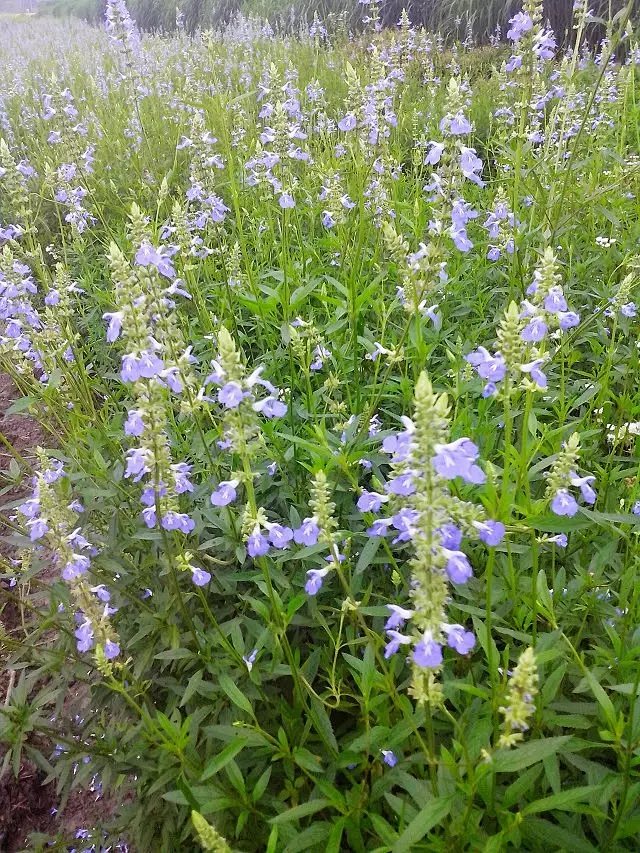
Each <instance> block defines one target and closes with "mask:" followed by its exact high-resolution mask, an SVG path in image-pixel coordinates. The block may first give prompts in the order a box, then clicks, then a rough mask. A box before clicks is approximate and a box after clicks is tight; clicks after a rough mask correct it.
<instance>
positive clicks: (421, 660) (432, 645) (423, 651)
mask: <svg viewBox="0 0 640 853" xmlns="http://www.w3.org/2000/svg"><path fill="white" fill-rule="evenodd" d="M413 662H414V663H415V664H416V665H417V666H422V667H427V668H429V669H435V668H436V667H438V666H440V664H441V663H442V646H440V645H439V644H438V643H436V641H435V640H434V639H433V634H432V633H431V631H425V632H424V634H423V636H422V639H421V640H420V642H419V643H418V644H417V646H416V647H415V649H414V650H413Z"/></svg>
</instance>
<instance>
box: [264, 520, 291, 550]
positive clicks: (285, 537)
mask: <svg viewBox="0 0 640 853" xmlns="http://www.w3.org/2000/svg"><path fill="white" fill-rule="evenodd" d="M268 535H269V542H271V544H272V545H273V547H274V548H280V549H282V548H288V547H289V543H290V542H291V540H292V539H293V530H292V529H291V528H290V527H284V526H283V525H282V524H272V525H271V527H270V528H269V532H268Z"/></svg>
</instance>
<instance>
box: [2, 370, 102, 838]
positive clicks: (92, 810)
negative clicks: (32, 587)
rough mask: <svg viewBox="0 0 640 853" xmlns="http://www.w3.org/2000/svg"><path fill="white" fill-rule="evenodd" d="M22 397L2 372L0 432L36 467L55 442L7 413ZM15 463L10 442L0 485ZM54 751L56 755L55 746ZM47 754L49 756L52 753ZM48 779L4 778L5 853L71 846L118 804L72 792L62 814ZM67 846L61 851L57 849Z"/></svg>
mask: <svg viewBox="0 0 640 853" xmlns="http://www.w3.org/2000/svg"><path fill="white" fill-rule="evenodd" d="M18 396H19V392H18V390H17V389H16V387H15V385H14V383H13V382H12V380H11V378H10V377H9V376H7V375H6V374H2V373H0V433H2V435H3V436H4V438H5V439H6V440H7V442H8V443H9V444H10V445H11V447H12V448H13V450H14V451H16V452H17V453H18V454H20V456H22V457H23V458H25V459H27V460H28V461H29V462H32V461H33V458H34V451H35V449H36V448H37V447H38V446H39V445H41V446H46V445H47V444H48V443H50V441H48V440H47V434H46V432H45V431H44V430H43V429H42V428H41V426H40V425H39V424H38V423H37V421H35V420H34V419H33V418H32V417H30V416H28V415H25V414H13V415H7V414H6V412H7V409H9V407H10V406H11V404H12V403H13V401H14V400H15V399H17V397H18ZM12 458H13V456H12V453H11V451H10V450H9V449H8V448H7V447H6V445H5V444H4V443H0V486H2V485H3V484H2V472H6V471H8V470H9V466H10V463H11V459H12ZM25 491H26V489H25V486H24V485H21V486H19V487H14V488H11V489H9V490H8V491H5V492H4V494H3V495H2V497H0V504H1V505H2V506H4V507H5V508H6V506H7V505H8V504H11V503H12V502H14V501H16V500H18V499H19V498H21V497H23V496H24V494H25ZM10 514H11V511H10V510H6V509H5V510H3V511H0V559H2V561H3V562H4V561H6V560H8V559H12V558H13V557H14V556H15V548H14V547H13V546H12V545H11V544H10V543H9V542H7V538H6V537H7V536H8V535H9V534H10V532H11V522H10V521H9V518H8V516H9V515H10ZM40 579H41V581H44V582H46V580H47V578H46V577H44V576H42V577H41V578H40ZM10 593H11V589H10V588H9V584H8V583H7V582H6V581H4V580H0V705H1V704H4V703H5V702H6V701H7V699H8V693H9V692H10V690H11V688H12V685H13V683H14V678H15V674H14V675H12V673H11V671H10V670H9V669H8V668H7V667H6V666H5V665H4V664H3V657H4V656H5V652H4V651H3V643H2V636H3V632H4V633H5V634H7V635H8V636H9V637H11V636H12V635H19V632H20V631H21V630H22V620H23V619H24V618H25V614H24V613H23V612H21V609H20V607H19V605H18V604H16V603H15V602H14V601H13V600H12V598H11V595H10ZM27 618H28V617H27ZM5 660H6V658H5ZM69 692H70V699H71V698H73V699H74V700H75V699H77V698H78V695H79V694H80V693H81V692H82V691H81V690H80V689H78V690H74V688H73V686H72V687H71V690H70V691H69ZM74 694H75V695H74ZM85 701H86V696H85ZM71 704H72V705H75V704H76V702H75V701H72V702H71ZM76 710H77V709H76ZM40 746H42V741H40ZM51 750H52V751H53V744H51ZM43 751H44V752H45V754H46V750H43ZM3 757H4V750H3V747H2V746H0V762H1V761H2V758H3ZM44 779H45V774H44V773H43V772H42V771H41V770H40V769H39V768H38V767H36V766H35V765H34V764H33V763H32V762H31V761H29V760H23V761H22V762H21V765H20V768H19V772H18V775H17V777H16V776H14V774H13V772H12V770H11V769H9V770H8V771H7V772H6V773H5V774H4V776H2V777H0V853H18V851H23V850H33V849H34V848H33V847H32V846H31V845H30V844H29V841H28V836H29V834H30V833H42V834H43V835H46V836H51V837H56V836H57V835H58V834H61V835H64V836H65V837H67V838H69V842H70V843H71V842H72V840H73V839H74V836H75V833H76V831H77V830H78V829H80V828H89V829H91V828H93V827H95V825H96V824H97V823H100V822H102V821H103V820H104V818H105V817H106V816H107V815H108V814H109V812H111V811H112V810H113V803H111V802H109V801H108V800H107V801H105V799H99V800H98V799H97V797H96V793H95V792H93V791H88V790H86V791H85V790H78V791H74V792H73V793H72V795H71V796H70V797H69V800H68V802H67V803H66V806H65V808H64V811H63V812H60V811H59V810H58V799H57V796H56V791H55V786H54V785H53V784H51V783H50V784H48V785H44V784H43V781H44ZM65 847H66V845H65ZM65 847H59V846H56V847H55V849H56V850H60V849H65Z"/></svg>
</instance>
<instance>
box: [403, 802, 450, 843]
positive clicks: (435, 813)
mask: <svg viewBox="0 0 640 853" xmlns="http://www.w3.org/2000/svg"><path fill="white" fill-rule="evenodd" d="M455 799H456V798H455V797H454V796H453V795H450V796H448V797H436V798H435V799H433V800H431V802H429V803H427V805H426V806H425V807H424V808H423V809H421V810H420V811H419V812H418V814H417V815H416V816H415V817H414V819H413V820H412V821H411V823H410V824H409V826H408V827H407V828H406V829H405V831H404V832H403V833H402V835H401V836H400V838H398V840H397V841H396V842H395V844H394V845H393V847H392V848H391V850H392V853H405V851H409V850H412V849H413V845H414V844H416V843H417V842H418V841H421V840H422V839H423V838H424V837H425V835H426V834H427V832H429V830H431V829H433V827H434V826H436V824H438V823H440V822H441V821H442V820H444V818H445V817H446V816H447V815H448V814H449V812H450V811H451V809H452V808H453V804H454V802H455Z"/></svg>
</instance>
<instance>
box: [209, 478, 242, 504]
mask: <svg viewBox="0 0 640 853" xmlns="http://www.w3.org/2000/svg"><path fill="white" fill-rule="evenodd" d="M239 483H240V481H239V480H223V481H222V482H221V483H219V484H218V487H217V488H216V489H215V491H214V492H213V493H212V495H211V503H212V504H213V505H214V506H227V505H228V504H230V503H232V502H233V501H235V499H236V497H237V492H236V489H237V487H238V485H239Z"/></svg>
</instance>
